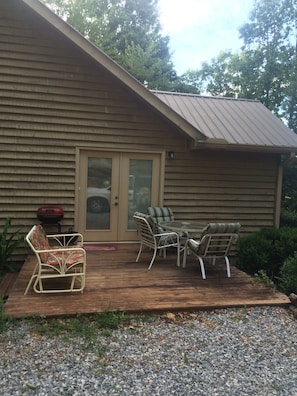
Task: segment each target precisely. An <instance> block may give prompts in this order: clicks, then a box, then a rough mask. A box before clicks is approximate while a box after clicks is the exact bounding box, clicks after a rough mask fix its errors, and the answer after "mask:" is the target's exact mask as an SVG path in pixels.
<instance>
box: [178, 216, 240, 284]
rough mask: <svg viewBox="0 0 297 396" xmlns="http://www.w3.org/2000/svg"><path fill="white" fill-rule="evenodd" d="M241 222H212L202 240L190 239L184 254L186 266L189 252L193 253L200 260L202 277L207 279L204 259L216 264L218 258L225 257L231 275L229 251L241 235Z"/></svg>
mask: <svg viewBox="0 0 297 396" xmlns="http://www.w3.org/2000/svg"><path fill="white" fill-rule="evenodd" d="M239 231H240V223H210V224H208V226H207V227H206V228H205V230H204V232H203V233H202V235H201V239H200V240H198V241H197V240H195V239H188V241H187V242H186V248H185V250H184V256H183V267H185V266H186V259H187V254H190V253H193V254H194V255H195V256H196V257H197V258H198V260H199V263H200V268H201V274H202V278H203V279H206V275H205V267H204V259H209V260H210V261H211V263H212V264H213V265H214V264H215V262H216V259H217V258H224V259H225V263H226V269H227V276H228V278H230V277H231V272H230V262H229V258H228V255H229V252H230V249H231V247H232V245H234V244H235V243H236V241H237V239H238V237H239Z"/></svg>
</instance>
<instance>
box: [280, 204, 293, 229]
mask: <svg viewBox="0 0 297 396" xmlns="http://www.w3.org/2000/svg"><path fill="white" fill-rule="evenodd" d="M280 225H281V226H282V227H297V210H292V209H288V208H282V209H281V213H280Z"/></svg>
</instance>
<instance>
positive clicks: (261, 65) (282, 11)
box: [183, 0, 297, 133]
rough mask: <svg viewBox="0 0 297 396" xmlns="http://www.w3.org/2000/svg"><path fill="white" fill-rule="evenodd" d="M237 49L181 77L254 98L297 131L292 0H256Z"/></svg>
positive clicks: (296, 30)
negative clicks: (239, 46)
mask: <svg viewBox="0 0 297 396" xmlns="http://www.w3.org/2000/svg"><path fill="white" fill-rule="evenodd" d="M239 32H240V37H241V38H242V39H243V40H244V46H243V47H242V49H241V51H240V52H239V53H238V54H232V53H231V52H230V51H225V52H221V53H220V54H219V55H218V56H217V57H216V58H214V59H212V60H211V61H210V62H208V63H207V62H205V63H203V64H202V67H201V69H200V70H197V71H193V70H192V71H189V72H187V73H186V74H185V75H184V76H183V79H185V80H187V78H188V80H191V85H193V86H195V87H199V90H200V92H206V93H210V94H212V95H222V96H231V97H241V98H247V99H258V100H260V101H261V102H262V103H263V104H264V105H265V106H266V107H268V108H269V109H270V110H271V111H272V112H274V113H275V114H276V115H277V116H279V117H281V118H283V119H286V120H287V123H288V126H289V127H290V128H291V129H293V130H294V131H295V132H296V133H297V4H296V0H254V8H253V10H252V12H251V15H250V22H249V23H246V24H245V25H243V26H242V27H241V28H240V30H239Z"/></svg>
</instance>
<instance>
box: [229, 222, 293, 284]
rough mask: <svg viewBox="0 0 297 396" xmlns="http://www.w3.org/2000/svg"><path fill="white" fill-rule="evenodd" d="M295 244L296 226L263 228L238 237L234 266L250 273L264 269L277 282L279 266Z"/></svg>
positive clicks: (290, 253)
mask: <svg viewBox="0 0 297 396" xmlns="http://www.w3.org/2000/svg"><path fill="white" fill-rule="evenodd" d="M296 246H297V228H289V227H288V228H285V227H283V228H280V229H276V228H265V229H262V230H260V231H258V232H256V233H254V234H251V235H248V236H246V237H241V238H240V240H239V243H238V252H237V263H236V266H237V267H238V268H239V269H241V270H243V271H245V272H247V273H248V274H250V275H254V274H256V273H259V271H265V273H266V274H267V276H268V277H269V278H270V279H271V280H273V281H276V282H277V278H278V276H279V273H280V269H281V266H282V265H283V263H284V261H285V260H286V259H287V258H288V257H290V256H291V255H293V254H294V252H295V250H296Z"/></svg>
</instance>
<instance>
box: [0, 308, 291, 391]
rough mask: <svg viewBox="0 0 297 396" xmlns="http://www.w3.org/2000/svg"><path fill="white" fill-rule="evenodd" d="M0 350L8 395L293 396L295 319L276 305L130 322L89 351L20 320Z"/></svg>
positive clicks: (78, 341)
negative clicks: (36, 331) (39, 331)
mask: <svg viewBox="0 0 297 396" xmlns="http://www.w3.org/2000/svg"><path fill="white" fill-rule="evenodd" d="M0 349H1V360H0V394H1V395H5V396H6V395H9V396H11V395H63V396H65V395H71V396H73V395H141V396H143V395H152V396H154V395H164V396H165V395H166V396H168V395H189V396H190V395H193V396H194V395H195V396H199V395H207V396H210V395H211V396H215V395H220V396H221V395H236V396H238V395H253V396H254V395H257V396H261V395H263V396H264V395H265V396H266V395H267V396H271V395H290V396H292V395H295V396H297V321H296V319H294V318H293V316H292V315H291V314H290V313H289V311H287V310H285V309H282V308H277V307H274V308H272V307H268V308H265V307H261V308H251V309H249V308H248V309H244V308H240V309H226V310H217V311H213V312H195V313H188V314H175V315H174V314H166V315H165V314H164V315H162V316H159V317H157V318H155V319H154V321H152V322H147V321H143V320H140V321H139V319H138V320H136V319H135V322H132V323H130V324H129V325H127V326H126V327H124V328H121V329H120V330H114V331H113V332H112V334H111V335H110V336H104V335H103V334H102V332H101V331H100V330H98V335H96V342H95V345H93V346H92V347H91V348H87V346H86V340H85V339H83V338H80V337H76V338H74V339H72V340H68V341H67V340H65V335H64V338H63V336H52V337H51V336H49V335H43V336H40V335H38V334H37V333H35V332H34V326H33V325H32V323H31V322H28V321H21V322H18V324H17V325H12V326H10V328H9V329H8V330H7V331H6V332H5V333H3V334H1V335H0Z"/></svg>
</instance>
